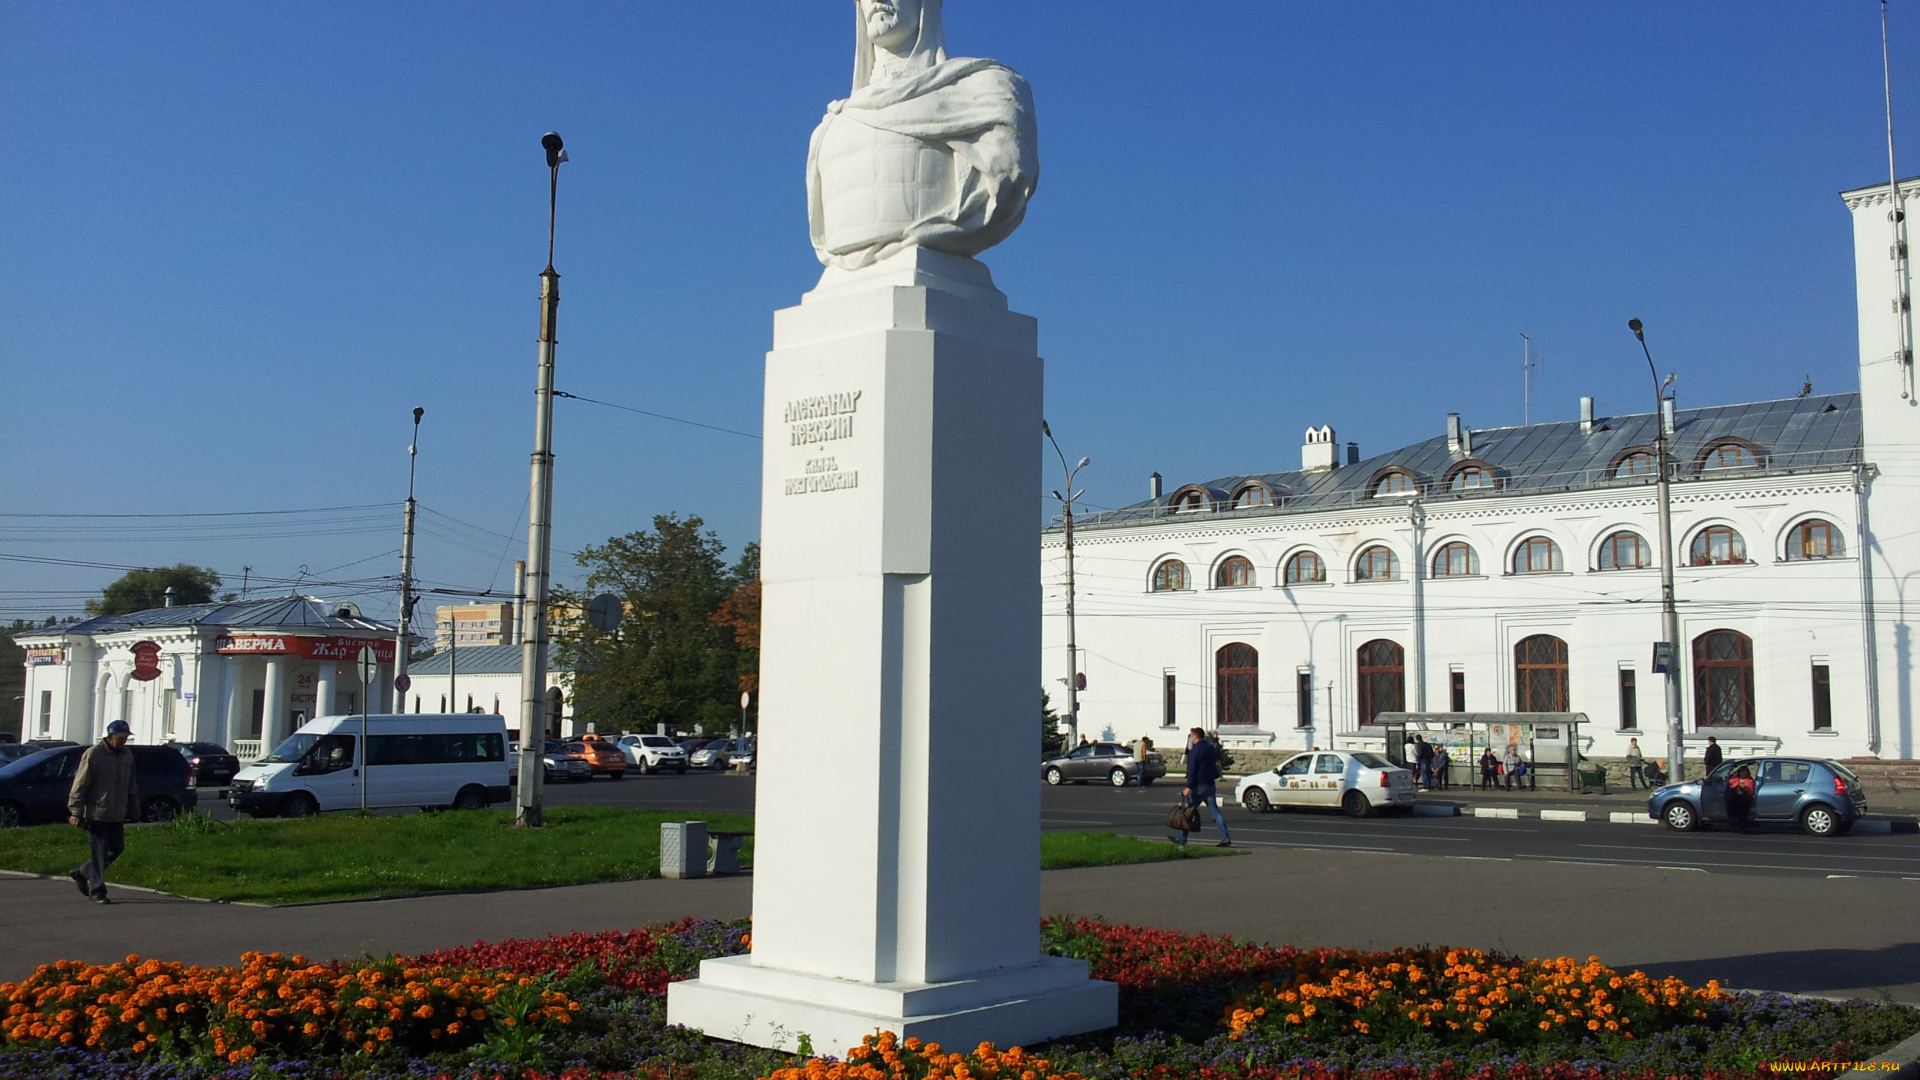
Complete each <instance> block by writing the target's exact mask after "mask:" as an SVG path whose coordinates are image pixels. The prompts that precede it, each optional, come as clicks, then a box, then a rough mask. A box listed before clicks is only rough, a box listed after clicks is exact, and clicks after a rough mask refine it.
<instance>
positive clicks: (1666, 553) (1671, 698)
mask: <svg viewBox="0 0 1920 1080" xmlns="http://www.w3.org/2000/svg"><path fill="white" fill-rule="evenodd" d="M1627 329H1629V330H1631V331H1633V336H1634V338H1635V340H1637V341H1639V342H1640V351H1641V353H1643V354H1644V355H1645V356H1646V358H1647V372H1648V374H1650V375H1652V376H1653V423H1654V431H1655V432H1656V434H1655V436H1654V440H1653V456H1654V458H1655V461H1654V464H1655V466H1656V467H1657V468H1658V469H1659V472H1657V473H1655V474H1654V477H1655V478H1654V488H1655V490H1656V491H1657V492H1658V499H1659V503H1660V633H1661V636H1662V637H1664V638H1665V639H1666V640H1665V641H1663V642H1661V644H1662V645H1664V646H1665V652H1666V664H1665V667H1666V671H1665V672H1664V673H1663V674H1665V675H1666V685H1667V776H1668V781H1667V782H1668V783H1672V784H1677V783H1679V782H1681V781H1682V780H1685V779H1686V766H1685V764H1684V763H1683V761H1682V755H1683V754H1684V752H1685V748H1684V747H1683V746H1682V745H1681V741H1680V614H1679V612H1678V611H1676V610H1675V608H1674V604H1673V561H1674V559H1675V558H1677V557H1678V554H1679V553H1678V552H1676V551H1674V549H1673V491H1672V489H1671V488H1670V487H1669V486H1668V468H1667V407H1666V400H1667V387H1668V386H1671V385H1673V376H1671V375H1669V376H1667V381H1666V382H1664V383H1662V382H1661V381H1660V372H1659V369H1657V368H1655V367H1654V366H1653V353H1651V352H1649V351H1648V350H1647V335H1646V331H1645V328H1644V326H1643V325H1642V324H1641V322H1640V320H1639V319H1628V320H1627ZM1654 651H1655V652H1656V653H1658V652H1660V651H1661V650H1660V649H1659V648H1656V649H1655V650H1654Z"/></svg>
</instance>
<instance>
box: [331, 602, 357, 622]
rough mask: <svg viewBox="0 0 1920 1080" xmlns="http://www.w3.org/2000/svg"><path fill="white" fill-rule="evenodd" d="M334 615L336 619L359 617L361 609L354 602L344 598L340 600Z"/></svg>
mask: <svg viewBox="0 0 1920 1080" xmlns="http://www.w3.org/2000/svg"><path fill="white" fill-rule="evenodd" d="M333 617H334V618H336V619H357V618H359V617H360V609H359V608H358V607H357V606H355V605H354V604H352V603H349V602H348V601H345V600H342V601H340V606H339V607H337V608H334V609H333Z"/></svg>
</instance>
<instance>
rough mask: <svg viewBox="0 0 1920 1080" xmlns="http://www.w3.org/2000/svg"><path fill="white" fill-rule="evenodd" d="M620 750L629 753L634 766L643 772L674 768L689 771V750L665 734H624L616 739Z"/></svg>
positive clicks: (676, 770) (680, 771)
mask: <svg viewBox="0 0 1920 1080" xmlns="http://www.w3.org/2000/svg"><path fill="white" fill-rule="evenodd" d="M614 744H615V745H617V746H619V747H620V751H621V752H622V753H624V754H626V755H627V760H628V761H629V762H631V763H632V764H633V767H634V768H636V769H639V770H640V771H641V772H643V773H651V772H659V771H660V770H661V769H672V770H673V771H674V772H677V773H684V772H686V771H687V752H686V750H685V749H683V748H682V747H681V746H680V744H679V743H677V742H674V741H673V740H672V739H669V738H667V737H666V736H665V735H622V736H620V737H619V738H618V739H615V740H614Z"/></svg>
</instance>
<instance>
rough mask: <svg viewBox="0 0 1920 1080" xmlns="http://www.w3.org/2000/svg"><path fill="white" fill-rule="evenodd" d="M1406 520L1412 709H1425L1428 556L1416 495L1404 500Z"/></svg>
mask: <svg viewBox="0 0 1920 1080" xmlns="http://www.w3.org/2000/svg"><path fill="white" fill-rule="evenodd" d="M1407 521H1408V523H1409V524H1410V525H1412V526H1413V662H1412V663H1411V664H1409V665H1408V666H1409V667H1411V668H1412V669H1413V708H1412V709H1411V710H1409V711H1411V712H1426V711H1427V605H1426V580H1427V576H1426V569H1427V556H1426V548H1425V545H1423V544H1422V543H1421V536H1422V534H1423V533H1424V531H1425V529H1426V524H1427V510H1426V507H1424V506H1421V505H1420V499H1419V497H1418V496H1415V497H1414V499H1413V501H1412V502H1410V503H1408V504H1407Z"/></svg>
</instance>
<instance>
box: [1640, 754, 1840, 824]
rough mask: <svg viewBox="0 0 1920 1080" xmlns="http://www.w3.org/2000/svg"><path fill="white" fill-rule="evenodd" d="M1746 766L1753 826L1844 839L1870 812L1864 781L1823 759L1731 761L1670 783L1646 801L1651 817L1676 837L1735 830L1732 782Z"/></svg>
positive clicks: (1744, 759) (1787, 758)
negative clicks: (1715, 828)
mask: <svg viewBox="0 0 1920 1080" xmlns="http://www.w3.org/2000/svg"><path fill="white" fill-rule="evenodd" d="M1743 765H1744V766H1746V768H1747V771H1748V772H1749V773H1750V774H1751V775H1752V776H1753V779H1754V793H1753V819H1752V820H1753V822H1754V823H1755V824H1764V823H1768V822H1774V823H1780V824H1790V823H1798V824H1799V826H1800V827H1801V828H1803V829H1805V830H1806V831H1807V832H1808V833H1810V834H1812V835H1814V836H1841V835H1844V834H1845V833H1846V831H1847V830H1848V829H1851V828H1853V823H1854V822H1856V821H1858V820H1860V818H1862V817H1864V816H1865V815H1866V813H1867V793H1866V789H1865V788H1864V787H1863V786H1862V785H1861V783H1860V778H1859V777H1858V776H1855V775H1854V774H1853V772H1852V770H1850V769H1848V768H1847V767H1846V766H1845V765H1842V764H1840V763H1839V762H1837V761H1831V760H1827V759H1822V758H1791V757H1761V758H1729V759H1728V760H1726V761H1723V762H1721V763H1720V765H1719V767H1718V768H1716V769H1714V770H1713V772H1712V773H1710V774H1708V776H1707V777H1706V778H1705V779H1702V780H1688V781H1687V782H1685V783H1681V784H1668V785H1667V786H1665V787H1663V788H1658V789H1656V790H1655V791H1654V792H1653V794H1651V795H1649V796H1648V797H1647V812H1648V813H1650V814H1652V815H1653V816H1654V817H1655V818H1657V819H1659V821H1660V822H1661V823H1662V824H1664V825H1665V826H1666V827H1667V828H1669V829H1673V830H1675V831H1677V832H1686V831H1688V830H1690V829H1698V828H1700V827H1702V826H1704V825H1730V824H1734V822H1733V820H1732V819H1731V818H1730V817H1729V816H1728V814H1727V778H1728V777H1730V776H1732V775H1733V773H1734V770H1736V769H1738V768H1740V767H1741V766H1743Z"/></svg>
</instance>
